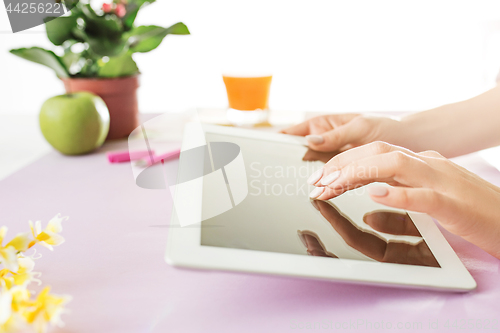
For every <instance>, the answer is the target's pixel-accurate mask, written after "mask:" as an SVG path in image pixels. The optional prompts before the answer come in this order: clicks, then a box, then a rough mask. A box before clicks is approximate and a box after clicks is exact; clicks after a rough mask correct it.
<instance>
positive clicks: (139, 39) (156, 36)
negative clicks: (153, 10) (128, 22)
mask: <svg viewBox="0 0 500 333" xmlns="http://www.w3.org/2000/svg"><path fill="white" fill-rule="evenodd" d="M169 34H172V35H189V30H188V28H187V27H186V25H185V24H184V23H182V22H179V23H176V24H174V25H172V26H171V27H169V28H163V27H159V26H157V25H148V26H145V25H142V26H139V27H137V28H134V29H133V30H132V31H130V33H129V34H128V35H127V37H128V42H129V44H130V46H129V48H130V50H131V51H132V52H149V51H151V50H154V49H155V48H157V47H158V46H159V45H160V44H161V42H162V41H163V38H165V36H167V35H169Z"/></svg>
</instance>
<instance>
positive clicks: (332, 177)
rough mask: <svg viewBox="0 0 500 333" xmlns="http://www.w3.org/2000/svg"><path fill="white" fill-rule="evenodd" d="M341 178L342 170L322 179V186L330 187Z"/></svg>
mask: <svg viewBox="0 0 500 333" xmlns="http://www.w3.org/2000/svg"><path fill="white" fill-rule="evenodd" d="M339 176H340V170H337V171H335V172H332V173H331V174H329V175H326V176H325V177H323V179H321V185H324V186H328V185H330V184H331V183H333V181H334V180H336V179H337V178H339Z"/></svg>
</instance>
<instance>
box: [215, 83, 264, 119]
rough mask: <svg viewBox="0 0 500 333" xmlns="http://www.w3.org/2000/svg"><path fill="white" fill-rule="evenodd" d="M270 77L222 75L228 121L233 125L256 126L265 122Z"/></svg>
mask: <svg viewBox="0 0 500 333" xmlns="http://www.w3.org/2000/svg"><path fill="white" fill-rule="evenodd" d="M272 78H273V77H272V75H263V76H235V75H223V76H222V79H223V80H224V84H225V85H226V91H227V99H228V101H229V109H228V111H227V117H228V120H229V121H230V122H231V123H233V124H235V125H256V124H260V123H263V122H265V121H267V118H268V111H269V108H268V103H269V91H270V88H271V80H272Z"/></svg>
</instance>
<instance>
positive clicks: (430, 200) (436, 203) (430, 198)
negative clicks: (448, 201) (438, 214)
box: [426, 189, 442, 214]
mask: <svg viewBox="0 0 500 333" xmlns="http://www.w3.org/2000/svg"><path fill="white" fill-rule="evenodd" d="M426 197H427V198H426V199H427V200H426V204H427V213H430V214H432V213H434V212H435V211H436V209H438V208H439V207H440V206H441V202H442V200H441V196H440V195H439V193H438V192H436V191H435V190H433V189H428V190H427V191H426Z"/></svg>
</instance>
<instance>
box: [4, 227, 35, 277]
mask: <svg viewBox="0 0 500 333" xmlns="http://www.w3.org/2000/svg"><path fill="white" fill-rule="evenodd" d="M6 234H7V227H1V228H0V262H1V263H2V264H3V265H4V266H5V268H7V269H8V270H10V271H12V272H16V271H17V270H18V269H19V264H18V261H17V254H18V253H19V252H22V251H26V250H27V249H28V247H29V244H30V239H29V236H28V235H29V234H28V233H22V234H17V235H16V237H14V238H13V239H12V240H11V241H10V242H8V243H7V244H6V245H5V246H2V243H3V240H4V238H5V235H6Z"/></svg>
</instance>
